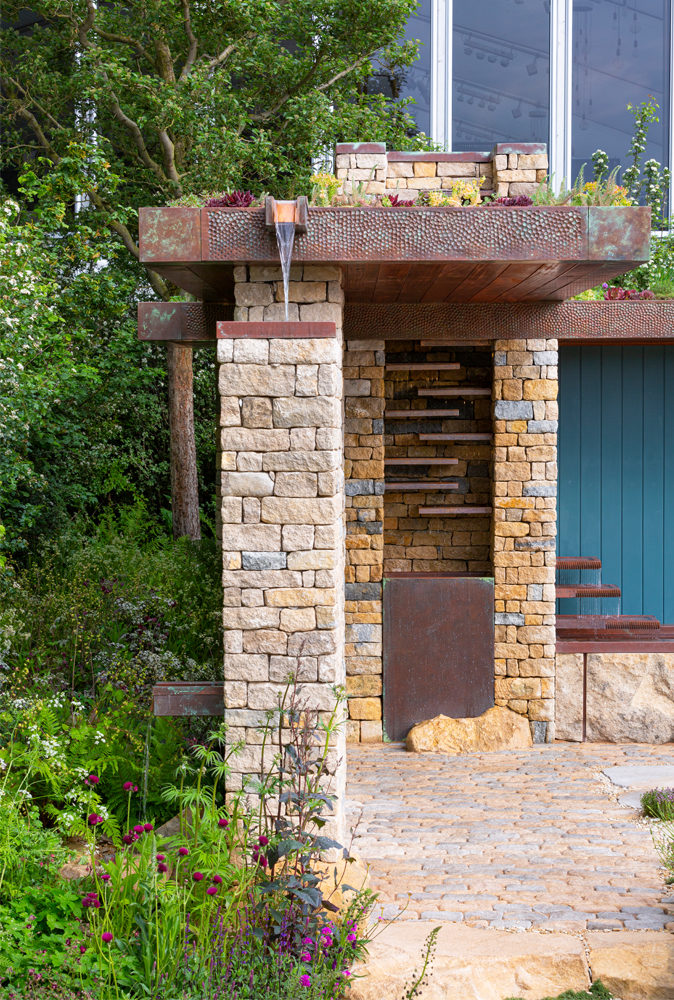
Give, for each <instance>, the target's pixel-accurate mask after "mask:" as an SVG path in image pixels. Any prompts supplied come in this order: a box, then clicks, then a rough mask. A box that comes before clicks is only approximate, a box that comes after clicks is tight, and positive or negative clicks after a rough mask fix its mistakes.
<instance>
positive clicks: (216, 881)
mask: <svg viewBox="0 0 674 1000" xmlns="http://www.w3.org/2000/svg"><path fill="white" fill-rule="evenodd" d="M213 881H214V882H215V884H216V885H220V883H221V882H222V879H221V878H220V876H219V875H214V876H213Z"/></svg>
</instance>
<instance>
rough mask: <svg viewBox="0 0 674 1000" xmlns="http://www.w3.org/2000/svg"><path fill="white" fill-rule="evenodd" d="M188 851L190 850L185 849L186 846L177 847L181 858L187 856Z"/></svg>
mask: <svg viewBox="0 0 674 1000" xmlns="http://www.w3.org/2000/svg"><path fill="white" fill-rule="evenodd" d="M189 853H190V852H189V851H188V850H187V848H186V847H179V848H178V854H179V855H180V857H181V858H185V857H187V855H188V854H189Z"/></svg>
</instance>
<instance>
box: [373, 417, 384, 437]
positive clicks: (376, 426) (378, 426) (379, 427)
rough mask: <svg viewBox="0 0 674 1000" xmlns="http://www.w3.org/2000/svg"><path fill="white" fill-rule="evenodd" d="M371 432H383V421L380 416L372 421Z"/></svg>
mask: <svg viewBox="0 0 674 1000" xmlns="http://www.w3.org/2000/svg"><path fill="white" fill-rule="evenodd" d="M372 433H373V434H383V433H384V421H383V420H382V419H380V418H378V419H377V420H373V421H372Z"/></svg>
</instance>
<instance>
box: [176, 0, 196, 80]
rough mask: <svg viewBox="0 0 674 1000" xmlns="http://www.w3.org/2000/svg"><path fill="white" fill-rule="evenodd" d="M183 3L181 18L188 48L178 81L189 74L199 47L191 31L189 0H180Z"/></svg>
mask: <svg viewBox="0 0 674 1000" xmlns="http://www.w3.org/2000/svg"><path fill="white" fill-rule="evenodd" d="M182 5H183V19H184V22H185V34H186V35H187V40H188V42H189V43H190V47H189V50H188V52H187V58H186V59H185V65H184V66H183V68H182V70H181V73H180V76H179V78H178V82H179V83H180V82H182V81H183V80H186V79H187V77H188V76H189V75H190V72H191V70H192V66H194V60H195V59H196V58H197V50H198V48H199V43H198V41H197V37H196V35H195V34H194V32H193V31H192V17H191V14H190V0H182Z"/></svg>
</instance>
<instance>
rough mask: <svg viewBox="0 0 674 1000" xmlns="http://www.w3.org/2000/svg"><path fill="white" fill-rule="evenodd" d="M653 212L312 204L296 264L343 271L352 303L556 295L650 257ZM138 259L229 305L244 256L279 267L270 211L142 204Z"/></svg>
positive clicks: (540, 298) (554, 297)
mask: <svg viewBox="0 0 674 1000" xmlns="http://www.w3.org/2000/svg"><path fill="white" fill-rule="evenodd" d="M649 237H650V210H649V209H648V208H617V207H595V206H591V207H568V206H545V207H530V208H501V207H491V208H490V207H484V206H483V207H474V208H447V207H442V208H426V207H424V208H421V207H419V208H396V209H391V208H351V207H334V208H311V209H309V213H308V222H307V231H306V233H302V232H298V233H296V236H295V246H294V250H293V261H294V262H295V263H313V264H317V263H335V264H339V265H340V266H341V267H342V268H343V269H344V291H345V294H346V300H347V302H352V303H356V302H358V303H394V302H395V303H415V304H416V303H444V302H447V303H449V302H457V303H459V302H475V303H478V302H485V303H490V302H541V301H559V300H562V299H565V298H568V297H569V296H571V295H574V294H576V293H577V292H580V291H583V290H584V289H586V288H590V287H592V286H593V285H597V284H599V283H601V282H602V281H604V280H607V279H609V278H613V277H615V276H617V275H619V274H623V273H624V272H625V271H628V270H630V269H631V268H633V267H636V266H637V265H638V264H642V263H644V262H645V261H646V260H647V259H648V254H649ZM140 255H141V260H142V261H143V262H144V263H146V264H149V265H150V266H152V268H153V269H154V270H155V271H157V272H158V273H160V274H162V275H163V276H164V277H165V278H168V279H169V280H170V281H172V282H174V283H175V284H176V285H178V287H180V288H184V289H185V290H186V291H188V292H191V293H193V294H195V295H196V296H198V297H199V298H203V299H205V300H211V301H220V302H231V301H232V299H233V268H234V266H235V265H237V264H265V265H270V264H271V265H273V264H276V265H278V263H279V255H278V248H277V246H276V239H275V236H274V233H273V231H272V230H270V229H269V228H268V227H267V226H266V224H265V211H264V209H262V208H254V209H240V208H234V209H230V208H201V209H200V208H188V207H177V208H141V209H140Z"/></svg>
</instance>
